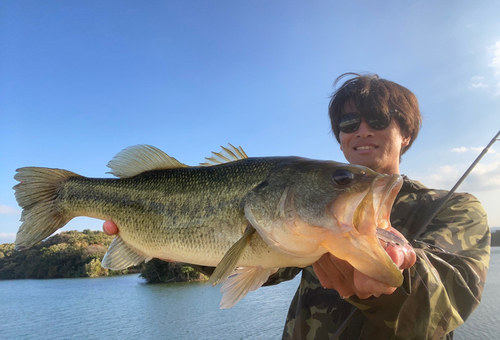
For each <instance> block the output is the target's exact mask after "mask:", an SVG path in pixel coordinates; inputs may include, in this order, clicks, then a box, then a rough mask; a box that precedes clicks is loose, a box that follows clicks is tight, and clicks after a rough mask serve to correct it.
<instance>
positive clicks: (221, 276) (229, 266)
mask: <svg viewBox="0 0 500 340" xmlns="http://www.w3.org/2000/svg"><path fill="white" fill-rule="evenodd" d="M253 233H255V228H254V227H252V226H251V225H250V224H249V225H248V226H247V227H246V229H245V233H244V234H243V236H242V237H241V238H240V239H239V240H238V241H237V242H236V243H235V244H233V246H232V247H231V248H229V250H228V251H227V253H226V254H225V255H224V257H223V258H222V260H221V261H220V262H219V264H218V265H217V267H216V268H215V271H214V273H213V274H212V275H211V276H210V280H209V281H208V282H209V283H211V284H212V286H215V285H216V284H219V283H220V282H223V281H225V280H226V279H227V278H228V277H229V275H231V273H232V272H233V271H234V270H235V269H236V265H237V264H238V261H239V260H240V259H241V257H242V256H243V254H244V253H245V250H246V249H247V246H248V243H249V242H250V237H251V236H252V235H253Z"/></svg>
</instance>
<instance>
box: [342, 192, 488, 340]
mask: <svg viewBox="0 0 500 340" xmlns="http://www.w3.org/2000/svg"><path fill="white" fill-rule="evenodd" d="M431 197H432V194H431ZM434 202H435V201H434ZM429 210H432V209H429ZM417 227H418V226H417ZM419 240H420V241H422V242H425V243H418V244H417V246H416V248H415V251H416V253H417V261H416V263H415V265H414V266H413V267H412V268H410V269H408V270H405V271H404V273H403V274H404V283H403V285H402V286H401V287H399V288H398V289H397V290H396V291H395V292H394V293H393V294H391V295H382V296H381V297H379V298H374V297H372V298H369V299H365V300H361V299H358V298H357V297H352V298H350V299H349V300H348V301H349V302H351V303H352V304H354V305H355V306H357V307H358V308H359V309H360V310H361V311H362V312H363V314H364V315H365V316H366V317H367V318H368V319H369V320H370V324H371V325H372V327H373V328H374V329H377V331H378V332H385V333H387V334H388V335H393V337H394V338H396V339H397V338H404V339H407V338H411V339H440V338H443V337H444V336H445V335H446V334H447V333H449V332H451V331H453V330H454V329H455V328H456V327H458V326H460V325H461V324H463V323H464V321H465V320H466V319H467V318H468V317H469V315H470V314H471V313H472V311H473V310H474V309H475V308H476V307H477V306H478V305H479V302H480V300H481V294H482V291H483V288H484V282H485V279H486V272H487V268H488V263H489V257H490V229H489V227H488V224H487V219H486V212H485V211H484V208H483V207H482V205H481V203H480V202H479V201H478V200H477V199H476V198H475V197H474V196H472V195H469V194H456V195H454V196H453V197H452V198H451V199H450V200H449V201H448V202H447V203H446V204H445V206H444V207H443V208H442V209H441V210H440V212H439V213H438V215H437V216H436V217H435V218H434V219H433V220H432V222H431V224H430V225H429V226H428V228H427V229H426V232H425V233H424V234H423V235H422V237H420V239H419ZM394 334H395V336H394Z"/></svg>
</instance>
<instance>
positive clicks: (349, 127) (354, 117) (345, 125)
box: [338, 109, 398, 133]
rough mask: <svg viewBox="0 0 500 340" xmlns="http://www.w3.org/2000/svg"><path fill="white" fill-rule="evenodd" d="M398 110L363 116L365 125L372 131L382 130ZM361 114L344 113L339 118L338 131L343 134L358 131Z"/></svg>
mask: <svg viewBox="0 0 500 340" xmlns="http://www.w3.org/2000/svg"><path fill="white" fill-rule="evenodd" d="M397 112H398V110H395V109H394V110H390V111H389V112H388V113H375V114H368V115H363V118H364V119H365V121H366V123H367V124H368V126H369V127H371V128H372V129H374V130H383V129H385V128H387V127H388V126H389V124H391V120H392V115H393V114H394V113H397ZM360 124H361V114H360V113H359V112H351V113H346V114H344V115H342V116H340V121H339V123H338V127H339V130H340V131H342V132H343V133H353V132H356V131H357V130H358V129H359V125H360Z"/></svg>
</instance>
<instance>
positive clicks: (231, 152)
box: [200, 143, 248, 166]
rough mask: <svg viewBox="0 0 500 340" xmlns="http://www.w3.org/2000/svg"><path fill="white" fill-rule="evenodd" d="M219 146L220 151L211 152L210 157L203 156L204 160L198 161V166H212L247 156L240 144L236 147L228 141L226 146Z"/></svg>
mask: <svg viewBox="0 0 500 340" xmlns="http://www.w3.org/2000/svg"><path fill="white" fill-rule="evenodd" d="M221 148H222V150H221V151H220V152H212V157H210V158H207V157H205V159H206V162H205V163H200V166H212V165H218V164H224V163H229V162H234V161H238V160H241V159H245V158H248V156H247V154H246V153H245V151H243V149H242V148H241V146H239V147H237V148H236V147H234V146H233V145H231V143H228V146H227V148H225V147H223V146H221Z"/></svg>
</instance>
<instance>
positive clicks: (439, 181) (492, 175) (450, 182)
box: [421, 160, 500, 193]
mask: <svg viewBox="0 0 500 340" xmlns="http://www.w3.org/2000/svg"><path fill="white" fill-rule="evenodd" d="M466 169H467V167H464V165H457V164H453V165H445V166H442V167H440V168H438V169H437V171H436V172H435V173H434V174H432V175H429V176H426V177H424V178H422V179H421V181H422V183H424V184H425V185H427V186H428V187H430V188H437V189H447V190H449V189H451V188H452V187H453V186H454V185H455V183H456V182H457V181H458V180H459V179H460V177H461V176H462V175H463V174H464V173H465V170H466ZM498 189H500V161H499V160H494V161H493V162H491V163H488V164H485V163H479V164H477V165H476V166H475V167H474V170H472V172H471V173H470V174H469V176H467V178H466V179H465V181H464V182H463V183H462V184H461V186H460V188H459V189H458V191H468V192H471V193H474V192H476V191H490V192H492V191H497V190H498Z"/></svg>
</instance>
